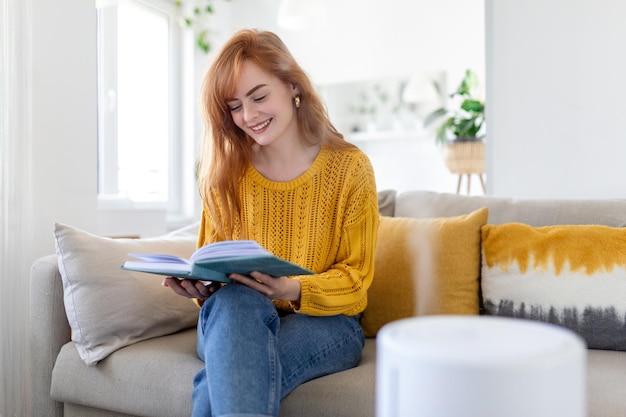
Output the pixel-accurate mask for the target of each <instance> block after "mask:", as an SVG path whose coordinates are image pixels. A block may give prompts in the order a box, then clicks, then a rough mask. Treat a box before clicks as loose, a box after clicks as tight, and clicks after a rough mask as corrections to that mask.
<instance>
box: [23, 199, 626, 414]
mask: <svg viewBox="0 0 626 417" xmlns="http://www.w3.org/2000/svg"><path fill="white" fill-rule="evenodd" d="M379 206H380V211H381V227H380V230H379V240H378V245H377V250H376V260H375V262H376V272H375V278H374V282H373V284H372V287H371V288H370V292H369V294H368V299H369V300H368V307H367V309H366V311H365V312H364V314H363V316H362V321H363V322H362V325H363V327H364V331H365V333H366V335H367V338H366V344H365V348H364V350H363V355H362V359H361V362H360V364H359V365H358V366H357V367H356V368H354V369H350V370H347V371H344V372H340V373H337V374H334V375H329V376H325V377H321V378H318V379H315V380H312V381H309V382H307V383H305V384H303V385H302V386H300V387H298V388H297V389H296V390H295V391H294V392H292V393H291V394H290V395H289V396H288V397H287V398H286V399H285V400H284V401H283V403H282V405H281V411H280V416H282V417H288V416H298V417H308V416H310V417H323V416H328V417H368V416H374V415H375V371H376V333H377V332H378V330H379V329H380V328H381V327H382V326H384V325H385V324H386V323H389V322H391V321H394V320H398V319H402V318H404V317H410V316H420V315H437V314H495V315H499V314H500V315H502V314H504V315H506V314H508V315H518V316H520V320H523V319H536V320H544V321H550V320H551V319H552V318H554V314H552V309H550V311H549V312H550V314H544V315H543V316H542V315H541V314H538V315H536V316H535V317H531V316H530V315H529V314H526V313H527V312H529V311H530V310H531V309H532V310H533V312H534V313H537V312H538V311H540V310H541V308H540V306H541V303H544V302H552V303H554V299H553V300H552V301H550V300H547V301H546V300H545V299H544V297H545V296H546V294H545V291H543V290H542V288H539V290H538V291H537V288H534V289H533V287H528V285H534V284H532V283H531V284H528V285H527V287H525V288H526V289H525V290H519V294H515V293H514V294H511V293H510V292H509V294H505V293H503V291H504V292H506V291H507V288H514V289H515V291H518V290H517V288H520V287H519V285H520V282H521V281H520V280H519V277H520V272H519V271H517V270H516V271H517V272H515V271H513V270H515V268H506V267H505V268H500V269H499V270H497V271H496V270H495V269H494V268H495V266H497V265H499V262H500V261H498V260H495V261H493V264H491V265H489V264H487V263H486V258H489V259H491V258H493V256H494V255H493V253H494V251H495V252H497V250H494V249H493V248H485V247H482V246H481V245H483V244H484V242H486V241H487V240H486V239H487V238H488V239H489V240H488V241H489V242H491V241H493V239H498V238H499V239H500V241H499V242H500V244H501V243H502V241H503V239H505V240H504V241H505V242H507V241H506V238H507V236H512V235H511V233H513V232H512V231H510V230H509V229H505V230H503V231H502V232H503V233H500V234H498V233H496V231H497V230H495V229H493V228H492V229H488V226H490V227H496V228H497V226H500V225H502V226H505V225H510V224H518V225H526V227H528V228H530V229H532V232H533V233H535V232H537V231H539V232H540V233H543V232H542V231H546V230H547V231H551V232H550V233H552V232H554V231H552V229H550V227H551V226H554V225H559V226H564V227H565V226H566V228H565V229H563V230H565V234H568V233H570V232H571V233H588V234H589V235H590V236H591V238H589V239H587V238H586V237H585V236H586V235H583V237H582V238H581V237H580V235H576V236H577V237H575V239H574V241H575V242H578V243H576V244H579V243H581V242H591V244H590V245H589V246H588V247H587V248H586V249H585V250H584V251H585V253H587V252H589V251H591V250H592V249H593V248H594V247H599V248H600V250H599V251H597V252H598V254H597V256H600V257H602V256H603V254H604V253H609V252H611V248H608V249H607V248H606V247H605V246H604V240H605V239H604V238H603V237H602V236H603V235H602V233H605V232H607V233H608V232H610V233H617V234H618V239H617V241H616V243H615V244H616V245H620V244H622V243H623V242H622V241H620V240H619V233H621V232H622V230H621V229H620V228H623V227H624V226H626V200H531V199H512V198H501V197H493V196H463V195H457V194H447V193H437V192H431V191H420V190H415V191H406V192H402V193H396V192H395V191H392V190H385V191H381V192H380V193H379ZM583 225H604V226H597V227H596V226H593V227H594V229H590V228H587V226H583ZM577 226H581V227H577ZM55 227H56V228H55V239H56V243H57V253H56V254H53V255H49V256H46V257H43V258H41V259H39V260H37V261H36V262H35V263H34V264H33V266H32V270H31V276H30V299H31V302H30V323H31V324H30V335H31V340H30V346H31V358H32V359H31V360H32V364H31V367H30V369H31V378H30V382H31V407H30V411H31V415H32V416H33V417H53V416H66V417H72V416H75V417H91V416H93V417H95V416H98V417H120V416H126V417H128V416H160V417H184V416H189V415H190V412H191V391H192V379H193V376H194V374H195V373H196V372H197V370H198V369H199V368H200V367H201V366H202V364H201V362H200V360H199V359H198V358H197V356H196V353H195V337H196V330H195V327H194V325H195V321H194V317H193V315H194V314H197V311H194V310H185V309H186V308H187V307H186V306H181V305H178V304H177V305H173V306H169V305H168V304H167V303H169V302H170V301H169V299H168V298H166V297H168V295H166V289H165V290H163V292H159V293H156V292H155V293H153V294H150V295H149V299H148V300H143V299H138V296H136V291H135V289H136V288H137V287H128V288H126V287H123V286H124V285H137V284H136V283H133V284H127V283H128V282H129V281H133V280H134V278H133V279H132V280H131V279H129V277H128V276H122V277H121V278H120V280H119V281H115V282H113V281H111V282H113V284H115V283H116V282H117V284H115V285H113V284H112V285H110V286H109V287H105V288H102V285H103V283H102V281H103V280H105V281H106V280H108V279H109V276H105V277H99V281H97V282H91V283H86V281H81V279H84V280H88V279H90V277H91V276H92V275H94V274H96V275H97V273H96V272H93V273H90V272H89V271H90V270H93V271H99V270H100V269H104V267H103V268H99V265H98V264H97V262H95V261H94V260H93V259H92V260H91V261H90V262H88V263H87V264H80V262H81V261H82V260H84V258H86V257H88V256H94V255H93V254H92V255H85V253H87V252H85V251H88V250H92V249H90V247H91V246H93V250H94V251H100V252H104V253H106V256H107V257H108V258H112V259H113V261H112V262H114V263H116V264H117V263H119V262H121V260H120V259H115V256H117V255H116V253H117V252H116V250H118V249H119V253H122V251H125V250H127V249H128V248H129V247H130V246H128V245H131V246H132V245H143V244H144V241H145V240H147V241H149V242H148V243H146V244H148V245H151V244H154V245H157V246H158V245H159V244H162V243H163V240H161V241H159V242H156V243H155V242H153V241H154V240H155V239H152V241H151V240H150V239H139V240H138V241H137V242H130V241H127V240H122V241H120V242H114V243H110V242H109V241H112V240H113V239H107V238H101V237H95V236H91V235H88V234H86V233H85V232H81V231H79V230H75V229H72V228H71V227H62V226H58V227H57V226H55ZM570 227H571V228H570ZM589 227H592V226H589ZM598 228H599V229H598ZM596 229H598V230H599V233H600V235H599V236H600V241H598V240H594V239H597V236H598V235H597V233H596V232H598V230H596ZM608 229H610V230H608ZM563 230H561V229H559V230H557V232H563ZM623 231H624V232H626V229H623ZM193 232H194V231H193V229H191V230H187V231H186V233H187V235H185V234H181V233H178V234H174V235H170V236H168V238H167V239H165V243H164V244H165V245H166V246H165V249H167V248H168V246H167V245H168V244H170V243H168V242H169V241H170V240H171V241H175V242H176V244H177V245H178V246H177V250H179V251H180V252H181V254H183V255H184V254H186V253H188V252H189V251H191V250H193V244H194V239H193V238H192V237H191V235H193ZM507 233H508V235H507ZM516 233H517V232H516ZM68 236H69V237H68ZM76 236H78V238H77V239H75V238H76ZM498 236H499V237H498ZM516 236H517V235H516ZM70 237H71V238H72V239H75V240H73V241H71V242H70V241H69V240H67V241H64V239H69V238H70ZM417 237H419V239H418V238H417ZM156 240H158V239H156ZM518 241H520V239H515V243H518ZM624 241H626V239H624ZM68 242H70V243H71V245H73V246H71V245H70V243H68ZM181 242H183V243H181ZM542 242H543V241H542ZM559 242H562V240H559ZM611 242H613V240H611ZM512 243H514V242H512V241H511V244H512ZM109 244H110V245H113V244H115V245H118V246H120V245H121V246H120V247H119V248H117V247H113V246H111V247H104V246H106V245H109ZM68 245H69V246H68ZM103 245H104V246H103ZM124 245H126V246H124ZM559 245H561V243H559ZM173 246H174V244H172V247H173ZM505 246H506V245H505ZM515 246H520V245H515ZM155 247H156V246H155ZM494 247H495V246H494ZM133 248H134V247H133ZM140 248H142V249H144V248H147V249H150V250H152V249H154V247H150V246H146V247H143V246H140ZM487 250H488V251H489V252H488V253H487V252H486V251H487ZM520 250H524V249H520ZM557 252H558V250H557ZM624 253H626V252H624ZM486 254H487V255H489V256H488V257H487V256H486ZM625 257H626V255H624V254H623V253H622V255H621V261H623V260H624V258H625ZM535 258H537V259H538V257H537V256H536V255H535ZM94 259H95V258H94ZM98 259H99V258H98ZM416 260H419V262H418V263H419V265H417V266H416V265H415V263H416V262H415V261H416ZM98 262H101V263H102V262H104V261H98ZM574 263H575V262H574V261H572V260H570V264H571V265H570V266H571V267H572V270H573V266H574V265H573V264H574ZM78 264H80V265H79V266H78V267H77V266H76V265H78ZM494 265H495V266H494ZM520 265H521V263H520ZM561 267H563V266H562V265H561ZM565 267H567V265H566V266H565ZM622 267H623V265H622ZM530 268H531V269H532V268H537V266H536V265H535V266H532V265H531V266H530ZM609 269H610V268H609ZM111 271H113V270H112V269H111ZM542 271H543V272H542V273H545V269H542ZM105 272H106V271H105ZM124 272H126V271H124ZM613 272H615V271H613ZM113 273H114V272H110V273H109V275H112V274H113ZM115 273H116V274H117V273H118V272H117V271H115ZM119 273H120V274H121V272H119ZM514 273H516V274H517V275H516V276H515V277H514V279H513V281H514V282H516V283H515V284H514V285H513V284H512V285H505V286H502V285H500V286H494V288H495V289H494V290H493V291H492V290H491V289H490V287H491V284H489V285H487V281H486V277H488V278H489V279H490V280H493V281H497V282H505V281H502V280H504V279H509V278H510V277H509V276H508V275H510V274H514ZM585 273H587V274H589V272H588V271H587V272H585ZM594 273H595V272H594ZM80 274H82V275H80ZM573 274H575V271H574V272H572V275H573ZM142 275H143V276H141V277H138V278H137V280H143V281H141V287H140V288H143V290H142V291H152V287H159V285H158V283H159V282H160V281H159V278H154V277H153V276H151V275H149V274H142ZM505 275H506V277H505V278H503V276H505ZM552 278H554V277H552ZM618 278H619V277H618ZM621 278H622V280H626V276H622V277H621ZM110 279H111V280H113V278H110ZM155 279H156V280H155ZM568 279H569V278H568ZM72 280H74V281H72ZM513 281H511V282H513ZM558 281H559V285H561V284H562V283H563V282H565V281H564V279H563V275H560V279H559V280H558ZM587 281H589V280H587ZM506 282H508V281H506ZM533 282H534V281H533ZM572 282H573V284H571V285H573V286H575V285H577V284H576V282H578V281H577V280H576V279H573V281H572ZM589 282H590V281H589ZM603 282H605V281H602V280H601V279H598V280H597V281H595V278H594V281H593V283H592V284H593V285H596V286H597V288H598V290H597V291H595V290H594V291H591V292H585V291H579V290H577V289H576V288H575V287H572V288H573V290H571V291H570V290H568V291H562V292H561V291H556V292H555V291H551V292H550V295H551V296H555V297H557V298H558V297H562V298H567V297H569V296H570V295H568V294H571V297H572V298H573V299H576V300H578V301H576V300H575V302H579V301H580V299H585V298H587V297H589V298H590V299H591V298H592V295H593V294H595V293H597V294H606V295H607V297H609V302H610V303H613V304H615V303H619V300H620V299H621V300H622V301H621V306H620V305H617V306H615V305H613V306H612V308H613V310H611V311H613V312H614V313H615V311H617V313H616V314H615V316H616V317H618V319H620V320H621V318H623V317H624V306H626V296H625V295H626V292H620V291H621V290H622V289H623V288H622V287H619V285H621V284H620V282H619V279H617V280H614V281H606V282H608V284H606V286H607V287H610V286H612V285H616V286H615V287H614V288H608V290H607V288H601V286H602V285H605V284H603ZM150 283H152V285H150ZM522 284H523V285H526V284H524V283H522ZM90 285H99V286H100V287H93V286H90ZM567 285H570V284H567ZM585 285H587V282H586V283H585ZM83 286H84V287H85V288H84V289H86V290H87V292H85V293H81V292H80V291H81V290H82V289H83ZM118 287H121V290H120V292H119V293H111V292H110V291H114V290H116V289H117V288H118ZM97 288H100V289H99V290H97ZM159 290H160V289H159ZM155 291H156V290H155ZM490 291H491V292H490ZM129 292H133V294H134V295H133V297H132V298H130V300H133V302H134V303H141V302H145V303H152V304H153V305H154V307H153V309H154V312H153V314H154V318H150V317H148V318H143V317H140V318H134V317H133V316H132V314H135V313H136V312H129V311H126V310H125V305H126V302H127V300H125V299H124V297H125V294H126V293H129ZM592 293H593V294H592ZM615 293H618V296H617V297H616V298H615V299H616V300H617V301H611V300H612V299H610V297H611V296H612V295H614V294H615ZM518 295H519V297H521V298H522V304H521V305H522V307H521V308H518V307H519V304H518V305H517V307H515V308H513V307H512V308H509V309H506V308H504V307H507V306H509V307H510V306H512V305H513V304H512V303H513V301H511V300H510V299H515V300H517V299H518V298H519V297H518ZM82 296H84V297H87V298H88V297H90V296H95V297H98V298H91V299H87V301H86V302H87V303H88V304H87V306H88V307H87V308H85V306H84V305H83V306H79V307H76V306H75V304H78V303H79V302H80V300H78V298H79V297H82ZM159 297H161V298H159ZM524 297H526V298H524ZM594 297H595V298H594V300H595V299H601V298H602V297H600V296H599V295H598V296H597V297H596V296H595V295H594ZM170 298H173V297H170ZM178 298H181V297H178ZM487 298H488V301H489V303H486V301H487V300H486V299H487ZM535 298H536V299H535ZM157 299H158V300H160V301H158V303H157V301H155V300H157ZM184 301H185V302H188V300H184ZM565 301H566V302H565V305H569V304H568V303H569V302H570V300H565ZM572 302H574V301H572ZM507 303H508V304H507ZM598 303H600V304H601V303H602V300H600V301H598ZM157 304H158V305H157ZM162 305H163V306H164V308H163V310H164V311H159V308H160V307H161V306H162ZM72 306H74V307H72ZM487 306H489V307H490V308H487ZM533 306H535V307H536V306H539V307H536V308H535V307H533ZM531 307H532V308H531ZM71 308H76V310H75V311H70V310H71ZM193 308H196V307H195V306H193ZM533 308H534V309H533ZM81 309H82V310H81ZM106 309H108V310H106ZM168 309H171V310H172V311H176V313H171V315H172V316H175V317H174V319H173V320H167V319H164V317H165V318H169V315H168V311H167V310H168ZM616 309H617V310H616ZM95 310H98V311H100V314H101V315H100V316H94V314H95V313H94V311H95ZM98 311H96V313H97V312H98ZM140 311H142V310H140ZM143 311H145V306H144V308H143ZM568 311H569V310H568ZM102 312H106V313H102ZM545 312H546V313H547V312H548V310H547V308H546V310H545ZM77 313H81V314H83V316H76V315H75V314H77ZM118 313H119V315H117V314H118ZM583 316H584V317H583ZM85 317H87V319H89V320H91V321H92V323H89V322H88V321H87V319H85ZM579 318H580V319H581V321H582V319H583V318H584V319H586V318H587V315H586V310H585V313H584V314H583V312H582V311H581V313H580V315H579ZM152 319H154V320H158V322H157V325H155V324H154V322H152V323H153V324H145V323H144V324H143V325H144V328H142V329H141V331H135V330H136V329H135V330H133V329H129V328H125V327H124V325H125V322H126V321H128V322H133V323H136V322H141V321H142V320H146V323H150V322H149V320H152ZM93 321H95V322H96V324H95V325H93ZM162 322H168V324H167V326H165V327H163V328H161V323H162ZM98 323H100V325H98ZM585 323H586V324H587V328H588V327H589V326H588V325H589V323H588V322H585ZM622 323H623V320H622ZM88 324H92V325H93V327H92V328H88ZM592 324H593V326H591V327H592V328H599V327H602V323H600V322H599V321H595V322H593V323H592ZM555 325H559V324H555ZM168 326H169V327H168ZM107 328H115V329H116V330H115V332H113V333H114V334H111V333H110V332H109V334H107V335H106V343H100V344H99V345H97V346H96V345H95V344H94V345H92V346H89V344H88V343H86V342H85V340H83V339H81V337H82V338H88V337H94V338H95V337H98V335H99V334H100V333H99V332H102V331H105V332H106V329H107ZM154 328H159V331H158V332H154V331H153V329H154ZM581 328H582V327H581ZM103 329H104V330H103ZM624 329H626V327H622V328H621V329H619V330H618V331H617V333H616V336H610V335H609V336H607V334H604V333H603V339H602V342H601V343H600V344H599V345H596V346H595V347H594V344H596V342H595V339H593V338H589V339H585V341H589V342H588V343H589V349H588V350H587V352H588V355H587V376H586V377H587V379H586V384H587V415H588V416H589V417H622V416H624V415H626V397H624V396H623V387H624V386H626V353H624V352H623V350H624V349H623V340H622V339H623V338H622V336H623V335H624V334H625V333H626V330H624ZM133 331H134V335H132V336H127V335H126V334H125V332H126V333H132V332H133ZM572 331H575V330H572ZM89 332H91V333H89ZM581 332H582V330H581ZM580 337H587V334H585V333H584V332H583V333H581V334H580ZM607 340H608V341H609V342H607ZM107 343H109V345H107ZM602 343H604V344H602ZM103 346H105V347H104V348H103ZM89 355H92V356H89ZM90 358H91V359H90ZM416 395H419V393H416ZM379 417H385V416H379Z"/></svg>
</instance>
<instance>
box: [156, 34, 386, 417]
mask: <svg viewBox="0 0 626 417" xmlns="http://www.w3.org/2000/svg"><path fill="white" fill-rule="evenodd" d="M202 104H203V113H204V114H203V115H204V120H205V123H206V132H207V133H206V137H205V143H204V147H203V155H202V164H201V170H200V192H201V194H202V199H203V213H202V219H201V229H200V235H199V242H198V243H199V245H205V244H209V243H212V242H216V241H222V240H238V239H252V240H256V241H257V242H259V243H260V244H261V245H262V246H263V247H265V248H266V249H267V250H269V251H270V252H272V253H274V254H275V255H277V256H279V257H281V258H284V259H287V260H289V261H291V262H294V263H297V264H299V265H301V266H303V267H305V268H307V269H309V270H312V271H313V272H314V274H313V275H303V276H292V277H270V276H269V275H265V274H263V273H262V272H263V271H259V272H253V273H251V276H243V275H238V274H231V275H230V278H231V280H232V281H233V284H228V285H225V286H217V285H209V286H204V285H202V284H201V283H199V282H194V281H189V280H182V281H179V280H177V279H174V278H167V279H166V280H165V281H164V285H165V286H168V287H170V288H171V289H172V290H173V291H174V292H175V293H177V294H179V295H183V296H186V297H190V298H194V299H197V300H198V304H199V305H201V310H200V317H199V322H198V355H199V357H200V358H201V359H202V360H203V361H204V363H205V366H204V367H203V368H202V369H201V370H200V371H199V372H198V374H197V375H196V377H195V379H194V393H193V415H194V416H213V417H218V416H240V415H245V416H276V415H278V410H279V406H280V401H281V400H282V399H283V398H284V397H285V396H287V394H289V393H290V392H291V391H292V390H293V389H294V388H296V387H297V386H298V385H299V384H301V383H303V382H306V381H308V380H310V379H313V378H316V377H319V376H322V375H327V374H330V373H334V372H338V371H341V370H344V369H348V368H351V367H354V366H356V365H357V364H358V362H359V358H360V355H361V350H362V348H363V343H364V338H363V333H362V331H361V328H360V326H359V321H358V319H359V313H361V312H362V311H363V309H364V308H365V306H366V304H367V289H368V287H369V285H370V283H371V280H372V276H373V273H374V270H373V267H374V262H373V259H374V249H375V241H376V235H377V230H378V222H379V218H378V207H377V196H376V186H375V181H374V174H373V171H372V167H371V164H370V162H369V160H368V158H367V157H366V156H365V155H364V154H363V153H362V152H361V151H359V150H358V149H357V148H356V147H355V146H353V145H351V144H349V143H348V142H346V141H345V140H344V139H343V137H342V135H341V134H339V133H338V132H337V131H336V130H335V128H334V127H333V126H332V124H331V123H330V121H329V120H328V116H327V114H326V111H325V109H324V106H323V104H322V102H321V100H320V98H319V97H318V95H317V94H316V93H315V91H314V89H313V86H312V84H311V82H310V80H309V79H308V77H307V76H306V74H305V73H304V71H303V70H302V69H301V68H300V67H299V66H298V64H297V63H296V61H295V60H294V58H293V57H292V56H291V54H290V52H289V51H288V49H287V48H286V46H285V45H284V44H283V43H282V41H281V40H280V39H279V38H278V37H277V36H276V35H275V34H273V33H271V32H264V31H255V30H243V31H240V32H238V33H236V34H235V35H234V36H233V37H232V38H231V39H230V40H229V41H228V42H227V43H226V45H225V46H224V47H223V49H222V51H221V52H220V54H219V55H218V56H217V58H216V60H215V61H214V63H213V65H212V66H211V68H210V69H209V71H208V73H207V75H206V77H205V79H204V84H203V89H202Z"/></svg>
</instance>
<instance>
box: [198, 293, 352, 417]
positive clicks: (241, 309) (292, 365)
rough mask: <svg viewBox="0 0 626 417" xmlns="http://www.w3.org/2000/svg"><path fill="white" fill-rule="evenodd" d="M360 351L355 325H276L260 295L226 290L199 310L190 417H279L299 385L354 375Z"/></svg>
mask: <svg viewBox="0 0 626 417" xmlns="http://www.w3.org/2000/svg"><path fill="white" fill-rule="evenodd" d="M363 345H364V337H363V332H362V330H361V327H360V326H359V322H358V318H357V317H348V316H342V315H339V316H331V317H313V316H306V315H302V314H287V315H285V316H284V317H280V316H279V313H278V311H277V310H276V307H274V304H273V303H272V301H271V300H269V299H268V298H267V297H265V296H264V295H262V294H261V293H259V292H257V291H255V290H253V289H250V288H248V287H246V286H244V285H241V284H229V285H226V286H224V287H222V288H221V289H220V290H219V291H217V292H216V293H215V294H214V295H212V296H211V297H210V298H209V299H208V300H206V301H205V303H204V305H203V306H202V309H201V310H200V317H199V321H198V356H199V357H200V359H202V360H203V361H204V367H203V368H202V369H201V370H200V371H199V372H198V373H197V374H196V376H195V378H194V391H193V414H192V415H193V417H243V416H245V417H261V416H262V417H266V416H277V415H278V409H279V406H280V401H281V400H282V399H283V398H285V397H286V396H287V394H289V393H290V392H291V391H292V390H293V389H294V388H296V387H297V386H298V385H300V384H302V383H303V382H306V381H308V380H310V379H313V378H317V377H320V376H323V375H328V374H331V373H334V372H338V371H342V370H345V369H349V368H352V367H355V366H356V365H357V364H358V363H359V359H360V357H361V350H362V349H363Z"/></svg>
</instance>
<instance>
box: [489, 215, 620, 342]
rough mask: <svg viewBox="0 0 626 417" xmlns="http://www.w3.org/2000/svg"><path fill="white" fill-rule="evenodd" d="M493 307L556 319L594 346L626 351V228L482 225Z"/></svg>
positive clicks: (502, 312)
mask: <svg viewBox="0 0 626 417" xmlns="http://www.w3.org/2000/svg"><path fill="white" fill-rule="evenodd" d="M482 255H483V256H482V293H483V303H484V308H485V312H486V314H490V315H497V316H508V317H519V318H526V319H531V320H539V321H543V322H549V323H554V324H557V325H561V326H564V327H567V328H569V329H571V330H573V331H575V332H576V333H578V334H580V335H581V336H582V337H583V338H584V339H585V340H586V341H587V345H588V347H589V348H595V349H610V350H626V229H620V228H612V227H608V226H596V225H589V226H582V225H568V226H546V227H531V226H528V225H524V224H519V223H508V224H503V225H491V224H488V225H485V226H483V228H482Z"/></svg>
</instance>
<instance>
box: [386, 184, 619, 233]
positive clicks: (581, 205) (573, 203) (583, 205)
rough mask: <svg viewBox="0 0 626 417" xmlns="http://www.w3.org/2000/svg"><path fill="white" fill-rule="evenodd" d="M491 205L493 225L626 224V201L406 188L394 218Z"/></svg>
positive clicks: (451, 213)
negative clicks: (480, 193) (536, 197)
mask: <svg viewBox="0 0 626 417" xmlns="http://www.w3.org/2000/svg"><path fill="white" fill-rule="evenodd" d="M481 207H488V208H489V220H488V223H491V224H503V223H511V222H518V223H525V224H528V225H531V226H536V227H540V226H550V225H564V224H601V225H605V226H611V227H626V200H608V199H607V200H558V199H514V198H504V197H492V196H464V195H458V194H446V193H437V192H433V191H405V192H402V193H398V194H397V195H396V200H395V208H394V217H416V218H428V217H450V216H460V215H463V214H468V213H471V212H473V211H474V210H477V209H479V208H481Z"/></svg>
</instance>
